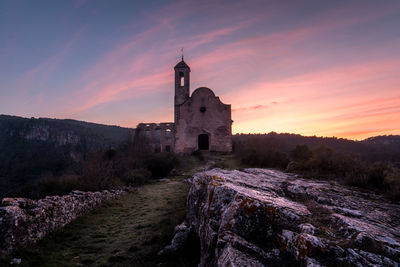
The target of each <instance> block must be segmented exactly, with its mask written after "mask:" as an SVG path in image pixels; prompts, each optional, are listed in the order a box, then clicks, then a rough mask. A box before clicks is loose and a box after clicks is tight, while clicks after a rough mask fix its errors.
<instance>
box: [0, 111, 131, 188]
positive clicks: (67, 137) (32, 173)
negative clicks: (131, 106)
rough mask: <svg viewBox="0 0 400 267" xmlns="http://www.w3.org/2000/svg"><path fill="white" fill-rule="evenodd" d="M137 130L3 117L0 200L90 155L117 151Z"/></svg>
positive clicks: (81, 123) (0, 143) (77, 122)
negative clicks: (30, 182) (100, 151)
mask: <svg viewBox="0 0 400 267" xmlns="http://www.w3.org/2000/svg"><path fill="white" fill-rule="evenodd" d="M133 132H134V129H130V128H123V127H119V126H108V125H102V124H96V123H89V122H84V121H76V120H69V119H66V120H59V119H48V118H38V119H36V118H31V119H28V118H22V117H17V116H9V115H0V196H1V195H3V194H4V193H5V192H8V191H10V190H12V189H14V188H16V187H18V186H19V185H21V184H23V183H26V182H27V181H29V180H32V179H35V178H37V177H39V176H40V175H41V174H42V173H43V172H46V171H51V172H53V173H57V172H61V171H62V170H63V169H64V168H65V167H66V166H67V165H68V164H69V163H71V162H78V161H80V160H81V159H82V158H84V157H85V155H86V154H87V153H88V152H90V151H95V150H99V149H107V148H113V147H118V146H119V145H120V144H121V143H123V142H124V141H127V140H128V139H129V138H133Z"/></svg>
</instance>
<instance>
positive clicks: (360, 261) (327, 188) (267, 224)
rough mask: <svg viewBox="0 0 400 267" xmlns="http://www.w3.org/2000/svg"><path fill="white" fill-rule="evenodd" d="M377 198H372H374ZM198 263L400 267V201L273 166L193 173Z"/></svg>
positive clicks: (182, 229) (187, 226) (190, 222)
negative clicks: (308, 177)
mask: <svg viewBox="0 0 400 267" xmlns="http://www.w3.org/2000/svg"><path fill="white" fill-rule="evenodd" d="M371 199H373V201H371ZM175 232H176V235H175V237H174V239H173V241H172V244H171V245H170V246H168V247H167V248H166V249H164V251H163V253H168V252H173V251H178V250H179V249H180V248H181V247H182V246H184V245H185V238H186V237H187V236H188V235H189V233H191V234H195V235H197V236H198V238H199V240H200V248H201V251H200V255H201V256H200V263H199V266H270V265H272V266H282V265H292V266H294V265H295V266H298V265H299V266H342V265H346V266H374V265H375V266H376V265H380V266H399V261H400V234H399V233H400V205H399V204H395V203H390V202H388V201H387V200H386V199H385V198H384V197H381V196H377V195H373V194H372V193H368V192H360V191H357V190H356V189H353V188H349V187H345V186H341V185H338V184H336V183H329V182H324V181H313V180H308V179H303V178H301V177H299V176H297V175H293V174H288V173H283V172H280V171H276V170H266V169H244V170H242V171H238V170H233V171H227V170H222V169H213V170H209V171H205V172H201V173H197V174H195V175H194V177H193V179H192V186H191V189H190V192H189V195H188V200H187V216H186V219H185V221H184V222H183V223H182V224H181V225H180V226H179V227H177V229H176V230H175Z"/></svg>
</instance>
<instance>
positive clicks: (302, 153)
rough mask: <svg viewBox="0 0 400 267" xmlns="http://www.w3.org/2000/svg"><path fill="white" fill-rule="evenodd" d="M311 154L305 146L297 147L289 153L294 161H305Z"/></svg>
mask: <svg viewBox="0 0 400 267" xmlns="http://www.w3.org/2000/svg"><path fill="white" fill-rule="evenodd" d="M311 156H312V152H311V150H310V149H309V148H308V146H307V145H297V146H296V147H295V148H294V149H293V150H292V151H291V152H290V157H291V158H292V159H293V160H294V161H307V160H309V159H310V158H311Z"/></svg>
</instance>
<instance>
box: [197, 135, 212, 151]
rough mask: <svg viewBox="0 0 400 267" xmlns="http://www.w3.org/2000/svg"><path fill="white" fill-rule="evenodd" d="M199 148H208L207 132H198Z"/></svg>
mask: <svg viewBox="0 0 400 267" xmlns="http://www.w3.org/2000/svg"><path fill="white" fill-rule="evenodd" d="M197 141H198V148H199V150H209V149H210V138H209V136H208V134H200V135H199V136H198V138H197Z"/></svg>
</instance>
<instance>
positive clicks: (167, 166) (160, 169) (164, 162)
mask: <svg viewBox="0 0 400 267" xmlns="http://www.w3.org/2000/svg"><path fill="white" fill-rule="evenodd" d="M178 163H179V162H178V158H177V157H176V156H175V154H173V153H169V152H162V153H155V154H153V155H151V156H149V157H148V159H147V162H146V166H147V170H149V171H150V172H151V175H152V176H153V178H155V179H160V178H163V177H165V176H167V175H168V174H169V173H170V172H171V171H172V169H174V168H175V167H176V166H177V165H178Z"/></svg>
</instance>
